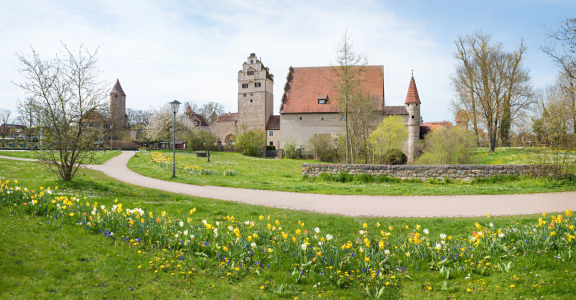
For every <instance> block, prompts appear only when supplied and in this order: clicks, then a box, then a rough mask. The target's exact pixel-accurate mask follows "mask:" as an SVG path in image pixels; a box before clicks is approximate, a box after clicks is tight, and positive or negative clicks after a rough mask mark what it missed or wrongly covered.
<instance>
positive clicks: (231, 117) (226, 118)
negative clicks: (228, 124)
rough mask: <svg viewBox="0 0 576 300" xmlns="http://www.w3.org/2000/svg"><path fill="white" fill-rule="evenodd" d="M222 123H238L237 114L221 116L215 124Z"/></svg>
mask: <svg viewBox="0 0 576 300" xmlns="http://www.w3.org/2000/svg"><path fill="white" fill-rule="evenodd" d="M224 121H238V113H227V114H221V115H220V116H219V117H218V119H216V122H224Z"/></svg>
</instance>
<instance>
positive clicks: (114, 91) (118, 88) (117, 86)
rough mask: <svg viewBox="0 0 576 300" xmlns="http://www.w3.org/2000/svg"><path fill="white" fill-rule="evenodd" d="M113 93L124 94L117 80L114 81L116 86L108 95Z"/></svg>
mask: <svg viewBox="0 0 576 300" xmlns="http://www.w3.org/2000/svg"><path fill="white" fill-rule="evenodd" d="M115 93H118V94H124V90H122V86H121V85H120V81H119V80H118V79H116V84H115V85H114V87H113V88H112V91H110V94H115Z"/></svg>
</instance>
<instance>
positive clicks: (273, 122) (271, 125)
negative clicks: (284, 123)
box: [266, 116, 280, 130]
mask: <svg viewBox="0 0 576 300" xmlns="http://www.w3.org/2000/svg"><path fill="white" fill-rule="evenodd" d="M266 129H267V130H280V116H270V118H269V119H268V125H266Z"/></svg>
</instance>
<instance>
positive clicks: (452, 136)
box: [417, 127, 476, 165]
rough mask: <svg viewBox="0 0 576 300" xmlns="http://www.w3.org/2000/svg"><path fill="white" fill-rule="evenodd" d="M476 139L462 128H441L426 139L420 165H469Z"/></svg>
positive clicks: (419, 161) (419, 160)
mask: <svg viewBox="0 0 576 300" xmlns="http://www.w3.org/2000/svg"><path fill="white" fill-rule="evenodd" d="M475 148H476V139H475V137H474V135H473V133H471V132H469V131H468V130H466V129H464V128H461V127H453V128H446V127H440V128H438V129H435V130H433V131H432V132H430V133H428V134H427V135H426V136H425V137H424V147H423V150H422V155H421V156H420V158H419V159H418V160H417V164H419V165H452V164H465V163H467V162H468V161H469V160H470V158H471V157H472V154H473V152H474V149H475Z"/></svg>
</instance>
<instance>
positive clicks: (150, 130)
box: [144, 104, 194, 141]
mask: <svg viewBox="0 0 576 300" xmlns="http://www.w3.org/2000/svg"><path fill="white" fill-rule="evenodd" d="M173 118H174V113H173V112H172V110H171V109H170V105H168V104H166V105H164V106H162V107H160V108H158V109H152V111H151V112H150V117H149V123H148V125H146V126H145V127H144V129H146V136H147V137H148V138H149V139H150V140H152V141H161V140H164V141H167V140H171V139H172V132H173V128H174V119H173ZM193 128H194V123H192V122H190V120H188V117H187V116H186V115H185V114H184V113H182V112H178V113H176V137H177V138H178V139H182V138H184V137H185V136H186V135H187V133H188V132H189V131H191V130H192V129H193Z"/></svg>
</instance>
